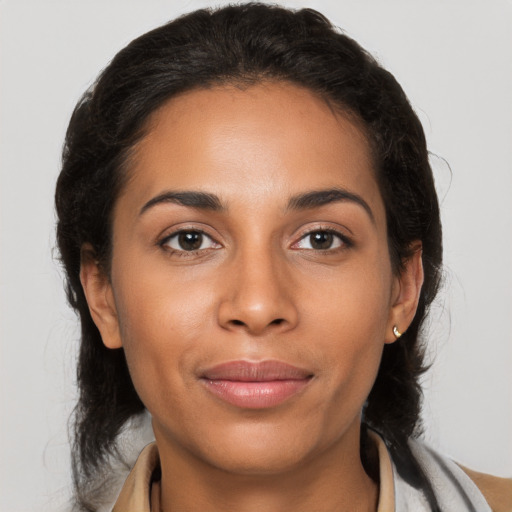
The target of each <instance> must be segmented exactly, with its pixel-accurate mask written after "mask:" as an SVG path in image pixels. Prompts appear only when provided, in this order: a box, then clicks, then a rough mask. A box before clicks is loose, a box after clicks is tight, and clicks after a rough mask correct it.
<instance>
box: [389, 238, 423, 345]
mask: <svg viewBox="0 0 512 512" xmlns="http://www.w3.org/2000/svg"><path fill="white" fill-rule="evenodd" d="M412 250H413V252H412V255H411V256H410V257H409V258H408V259H407V261H406V262H405V263H404V265H403V269H402V272H401V273H400V275H399V276H397V278H396V291H395V292H394V296H393V303H392V306H391V311H390V315H389V322H388V327H387V333H386V340H385V342H386V343H393V342H394V341H396V340H397V339H398V338H399V337H400V336H401V335H402V334H403V333H404V332H405V331H406V330H407V328H408V327H409V325H410V324H411V322H412V321H413V319H414V315H415V314H416V309H417V308H418V302H419V299H420V293H421V287H422V285H423V262H422V246H421V242H415V243H413V245H412Z"/></svg>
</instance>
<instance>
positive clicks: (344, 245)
mask: <svg viewBox="0 0 512 512" xmlns="http://www.w3.org/2000/svg"><path fill="white" fill-rule="evenodd" d="M315 233H328V234H330V235H333V236H334V237H335V238H337V239H338V240H339V241H340V242H341V247H335V248H328V249H316V250H315V249H305V250H309V251H314V252H316V253H321V254H327V253H330V254H335V253H338V252H340V251H344V250H346V249H350V248H351V247H353V246H354V242H353V241H352V240H351V239H350V238H349V237H348V236H346V235H345V234H343V233H340V232H339V231H337V230H336V229H333V228H328V227H316V228H314V229H311V230H309V231H307V232H306V233H304V234H303V235H302V236H301V237H300V238H299V240H298V241H297V242H295V243H294V244H293V245H297V244H298V243H299V242H301V241H303V240H306V239H307V238H308V237H310V236H311V235H313V234H315Z"/></svg>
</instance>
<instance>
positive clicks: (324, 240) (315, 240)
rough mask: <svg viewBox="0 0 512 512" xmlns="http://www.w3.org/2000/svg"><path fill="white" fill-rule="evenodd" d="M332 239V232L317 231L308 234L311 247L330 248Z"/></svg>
mask: <svg viewBox="0 0 512 512" xmlns="http://www.w3.org/2000/svg"><path fill="white" fill-rule="evenodd" d="M333 240H334V236H333V234H332V233H329V232H328V231H317V232H316V233H311V234H310V235H309V243H310V245H311V247H312V248H313V249H320V250H322V249H330V248H331V246H332V243H333Z"/></svg>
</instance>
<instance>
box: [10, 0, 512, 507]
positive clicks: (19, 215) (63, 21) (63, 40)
mask: <svg viewBox="0 0 512 512" xmlns="http://www.w3.org/2000/svg"><path fill="white" fill-rule="evenodd" d="M222 3H226V2H215V4H222ZM281 3H282V4H285V5H289V6H294V7H301V6H310V7H313V8H316V9H318V10H320V11H321V12H323V13H324V14H326V15H327V16H328V17H329V18H330V19H331V20H332V21H333V22H335V24H336V25H338V26H340V27H342V28H343V29H344V30H346V31H347V33H348V34H349V35H351V36H353V37H354V38H355V39H356V40H357V41H359V42H360V43H361V44H362V45H363V46H365V47H366V48H367V49H368V50H370V51H371V52H372V53H373V54H374V55H376V56H377V57H378V58H379V59H380V61H381V62H382V63H383V64H384V65H385V66H386V67H388V69H389V70H390V71H391V72H393V73H394V74H395V76H396V77H397V79H398V81H399V82H400V83H401V84H402V86H403V87H404V89H405V91H406V92H407V94H408V96H409V98H410V100H411V102H412V104H413V106H414V108H415V110H416V111H417V113H418V114H419V116H420V119H421V120H422V122H423V124H424V128H425V131H426V134H427V138H428V141H429V147H430V150H431V151H432V152H433V153H434V154H435V155H438V156H436V157H433V158H432V163H433V166H434V170H435V175H436V183H437V185H438V189H439V194H440V198H441V201H442V215H443V221H444V230H445V260H446V284H445V287H444V289H443V290H442V292H441V294H440V299H439V300H438V302H437V305H436V307H435V308H434V310H433V314H432V317H431V325H430V331H431V332H430V340H431V341H430V345H429V352H430V355H431V356H432V360H433V368H432V370H431V371H430V372H429V373H428V374H427V375H426V377H425V379H424V384H425V394H426V405H425V412H424V418H425V424H426V427H427V429H426V436H425V437H426V439H427V440H428V441H429V442H430V443H431V444H432V445H433V446H435V447H436V448H437V449H440V450H441V451H443V452H445V453H447V454H448V455H450V456H452V457H454V458H455V459H456V460H458V461H460V462H462V463H464V464H466V465H468V466H470V467H473V468H475V469H478V470H480V471H486V472H491V473H494V474H498V475H502V476H512V436H511V435H510V433H511V432H512V372H511V368H512V201H511V195H512V68H511V66H512V31H511V27H512V2H511V1H510V0H491V1H484V0H481V1H478V2H475V1H471V0H460V1H454V0H452V1H450V0H448V1H447V0H436V1H429V2H420V1H412V0H403V1H397V0H391V1H382V0H380V1H378V0H375V1H364V0H359V1H356V0H350V1H349V0H338V1H335V0H332V1H328V0H323V1H322V0H317V1H310V2H302V1H295V2H292V1H287V2H281ZM205 5H214V4H212V3H211V2H206V1H188V2H173V1H157V0H149V1H148V0H145V1H142V0H138V1H134V0H123V1H121V0H109V1H99V0H98V1H93V0H82V1H76V0H60V1H50V0H47V1H44V0H43V1H42V0H33V1H28V0H10V1H8V0H7V1H6V0H4V1H3V2H0V23H1V25H0V59H1V60H0V66H1V68H0V72H1V75H0V94H1V96H0V101H1V103H0V108H1V118H0V121H1V126H0V141H1V142H0V143H1V146H0V169H1V177H0V180H1V181H0V187H1V189H0V194H1V195H0V223H1V224H0V237H1V238H0V244H1V245H0V250H1V252H0V301H1V302H0V335H1V338H0V340H1V350H0V400H1V401H0V449H1V451H0V510H2V511H6V512H18V511H33V510H37V511H41V510H47V511H50V510H51V511H54V510H58V509H59V505H60V504H62V503H65V500H66V497H67V494H68V487H69V483H70V471H69V447H68V441H67V418H68V415H69V413H70V411H71V409H72V407H73V404H74V400H75V396H76V390H75V388H74V384H73V382H74V371H75V370H74V358H75V353H76V341H77V338H78V330H77V322H76V320H75V318H74V315H73V313H72V312H71V311H70V310H69V309H68V308H67V306H66V303H65V297H64V292H63V287H62V276H61V274H60V271H59V270H58V265H57V263H56V260H55V255H54V253H53V246H54V221H55V219H54V212H53V189H54V184H55V179H56V177H57V174H58V171H59V160H60V149H61V145H62V141H63V137H64V132H65V129H66V125H67V122H68V119H69V116H70V114H71V111H72V109H73V107H74V104H75V103H76V101H77V100H78V98H79V96H80V94H81V93H82V92H83V91H84V90H85V88H86V87H87V86H88V85H90V83H91V82H92V81H93V80H94V78H95V77H96V75H97V74H98V72H99V71H100V70H101V69H102V68H103V67H104V66H105V65H106V63H107V62H108V61H109V60H110V59H111V58H112V56H113V55H114V54H115V52H117V51H118V50H119V49H121V48H122V47H123V46H124V45H125V44H127V43H128V42H129V41H130V40H131V39H133V38H134V37H136V36H138V35H139V34H141V33H143V32H145V31H146V30H149V29H151V28H153V27H155V26H157V25H159V24H162V23H163V22H165V21H167V20H169V19H171V18H173V17H175V16H176V15H177V14H181V13H183V12H186V11H190V10H193V9H195V8H198V7H202V6H205ZM444 159H445V160H446V161H447V162H448V163H449V165H450V167H451V172H450V169H449V168H448V166H447V164H446V163H445V161H444Z"/></svg>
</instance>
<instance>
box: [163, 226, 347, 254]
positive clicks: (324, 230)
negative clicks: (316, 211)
mask: <svg viewBox="0 0 512 512" xmlns="http://www.w3.org/2000/svg"><path fill="white" fill-rule="evenodd" d="M187 233H194V234H198V235H201V236H202V237H206V238H208V239H209V240H210V241H211V242H212V243H214V244H217V245H218V246H219V247H221V245H220V244H219V243H218V242H217V241H216V240H215V239H213V238H212V237H211V236H210V235H208V234H207V233H206V232H205V231H203V230H202V229H196V228H189V229H183V228H182V229H179V230H178V231H175V232H173V233H171V234H169V235H166V236H165V237H164V238H162V239H161V240H160V241H159V242H158V245H159V246H160V247H161V248H162V249H163V250H164V251H166V252H167V253H168V254H170V255H172V256H179V257H191V256H192V257H193V256H198V255H200V254H202V253H203V254H204V251H208V250H209V249H217V248H218V247H214V248H206V249H196V250H190V251H187V250H185V249H174V248H172V247H170V246H169V245H167V244H168V243H169V242H170V241H171V240H172V239H173V238H176V237H179V236H180V235H182V234H187ZM315 233H328V234H330V235H333V237H335V238H337V239H338V240H339V241H340V242H341V246H340V247H335V248H327V249H316V250H315V249H313V248H311V249H303V250H306V251H313V252H315V253H320V254H328V253H330V254H335V253H338V252H340V251H344V250H347V249H350V248H351V247H353V246H354V243H353V241H352V240H351V239H350V238H349V237H347V236H346V235H345V234H343V233H340V232H339V231H337V230H335V229H332V228H323V227H317V228H314V229H311V230H309V231H307V232H306V233H303V234H302V235H301V237H300V238H299V240H298V241H297V242H294V243H293V244H292V248H293V247H294V246H296V245H297V244H299V243H300V242H302V241H304V240H306V239H307V237H310V236H311V235H313V234H315ZM296 250H300V248H298V249H296Z"/></svg>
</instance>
